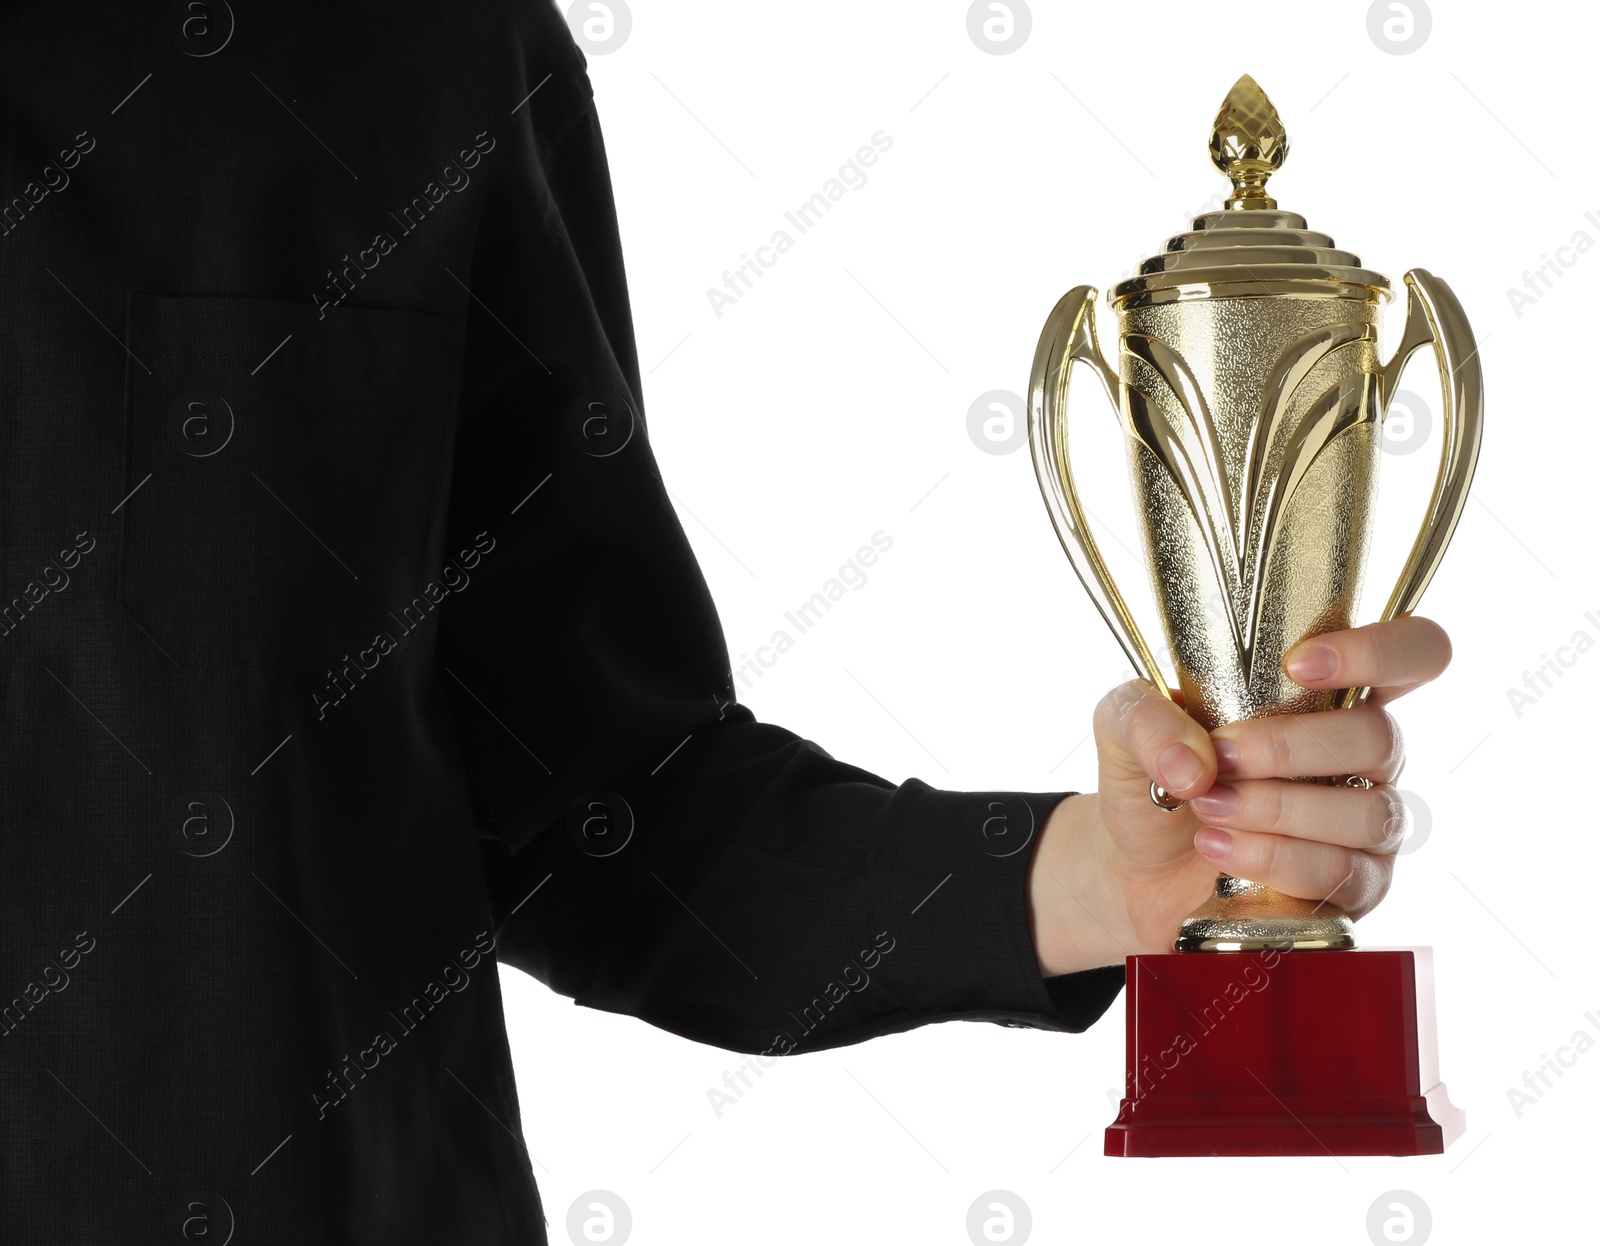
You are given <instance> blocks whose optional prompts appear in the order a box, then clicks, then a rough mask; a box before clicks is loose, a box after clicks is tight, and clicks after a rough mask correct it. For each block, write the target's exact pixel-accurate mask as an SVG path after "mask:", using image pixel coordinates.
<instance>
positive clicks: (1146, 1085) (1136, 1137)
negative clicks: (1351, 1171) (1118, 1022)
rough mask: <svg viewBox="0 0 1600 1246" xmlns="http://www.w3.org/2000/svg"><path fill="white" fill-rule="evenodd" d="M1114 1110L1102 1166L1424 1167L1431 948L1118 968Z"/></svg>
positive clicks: (1439, 1096) (1447, 1135) (1442, 1121)
mask: <svg viewBox="0 0 1600 1246" xmlns="http://www.w3.org/2000/svg"><path fill="white" fill-rule="evenodd" d="M1127 970H1128V985H1127V999H1128V1005H1127V1007H1128V1071H1127V1085H1126V1094H1127V1097H1126V1098H1124V1099H1123V1101H1122V1110H1121V1112H1120V1113H1119V1114H1118V1116H1117V1119H1116V1121H1115V1122H1114V1123H1113V1124H1112V1125H1110V1126H1109V1127H1108V1128H1107V1129H1106V1145H1105V1153H1106V1154H1107V1155H1121V1156H1162V1155H1170V1156H1177V1155H1436V1154H1438V1153H1440V1152H1442V1151H1443V1150H1444V1149H1445V1148H1446V1147H1448V1146H1449V1145H1450V1144H1451V1143H1452V1142H1454V1141H1455V1140H1456V1139H1457V1138H1459V1137H1460V1136H1461V1134H1462V1131H1463V1130H1464V1129H1465V1127H1466V1116H1465V1113H1463V1112H1462V1111H1461V1110H1460V1109H1459V1108H1457V1107H1455V1106H1454V1105H1452V1104H1451V1102H1450V1098H1449V1095H1448V1093H1447V1092H1446V1090H1445V1087H1444V1084H1443V1083H1442V1082H1440V1081H1439V1074H1438V1048H1437V1040H1436V1037H1435V1030H1434V1005H1433V966H1432V949H1431V948H1381V949H1380V948H1374V949H1356V950H1349V951H1277V950H1270V949H1269V950H1266V951H1256V952H1209V953H1196V952H1175V953H1169V954H1166V955H1159V956H1130V957H1128V959H1127Z"/></svg>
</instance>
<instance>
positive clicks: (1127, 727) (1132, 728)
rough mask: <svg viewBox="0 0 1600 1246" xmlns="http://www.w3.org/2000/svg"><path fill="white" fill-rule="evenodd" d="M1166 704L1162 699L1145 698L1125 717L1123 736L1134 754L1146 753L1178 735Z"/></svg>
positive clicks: (1129, 710) (1131, 707)
mask: <svg viewBox="0 0 1600 1246" xmlns="http://www.w3.org/2000/svg"><path fill="white" fill-rule="evenodd" d="M1166 704H1167V703H1166V702H1165V701H1164V700H1163V699H1162V698H1160V697H1153V696H1145V697H1143V698H1142V699H1140V700H1139V701H1138V702H1136V703H1135V704H1134V705H1132V706H1130V707H1129V709H1128V711H1127V713H1126V714H1124V715H1123V719H1122V730H1123V734H1124V736H1125V737H1126V738H1127V741H1128V744H1129V745H1130V746H1131V747H1132V749H1133V751H1134V752H1136V753H1141V754H1142V753H1145V752H1147V751H1149V750H1150V749H1153V748H1156V747H1157V746H1158V745H1161V744H1165V743H1167V742H1168V741H1169V740H1171V739H1172V738H1173V737H1175V736H1176V735H1177V731H1176V730H1174V723H1173V721H1172V716H1171V715H1170V714H1168V713H1166V712H1165V710H1166Z"/></svg>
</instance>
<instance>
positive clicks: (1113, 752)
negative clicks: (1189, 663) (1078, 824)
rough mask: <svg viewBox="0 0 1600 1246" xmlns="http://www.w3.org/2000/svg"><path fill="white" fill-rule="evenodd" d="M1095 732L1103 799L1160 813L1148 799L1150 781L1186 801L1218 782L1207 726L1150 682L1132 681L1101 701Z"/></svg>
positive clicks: (1097, 708)
mask: <svg viewBox="0 0 1600 1246" xmlns="http://www.w3.org/2000/svg"><path fill="white" fill-rule="evenodd" d="M1094 734H1095V746H1096V748H1097V749H1098V751H1099V756H1100V791H1101V797H1102V800H1104V799H1105V798H1106V796H1107V795H1108V794H1110V795H1112V799H1113V800H1114V801H1116V802H1117V803H1121V802H1122V800H1123V799H1127V800H1129V801H1132V800H1133V798H1134V797H1137V798H1138V800H1141V801H1143V802H1144V805H1145V806H1146V807H1148V808H1149V809H1150V810H1151V811H1152V812H1156V813H1160V812H1161V811H1160V810H1157V809H1156V807H1155V806H1154V805H1153V804H1151V801H1150V795H1149V788H1150V783H1151V782H1152V781H1154V782H1156V783H1159V784H1160V785H1161V786H1162V787H1164V788H1165V789H1166V790H1167V791H1168V792H1171V793H1172V794H1173V795H1174V796H1176V797H1179V798H1181V799H1184V800H1187V799H1188V798H1190V797H1191V796H1198V795H1200V793H1202V792H1204V791H1206V790H1207V789H1208V788H1209V787H1210V786H1211V785H1212V783H1214V782H1215V781H1216V777H1217V754H1216V750H1215V749H1214V748H1212V746H1211V737H1210V736H1209V735H1208V734H1207V733H1206V730H1205V728H1204V727H1202V726H1201V725H1200V724H1199V723H1197V722H1195V720H1194V719H1192V718H1190V717H1189V715H1188V714H1186V713H1185V712H1184V711H1183V710H1182V709H1181V708H1180V707H1179V706H1177V705H1175V704H1174V703H1173V702H1172V701H1169V700H1168V699H1167V698H1166V697H1164V696H1162V695H1161V694H1160V692H1158V691H1157V690H1156V688H1155V686H1154V685H1153V684H1151V683H1150V682H1149V681H1148V680H1144V679H1135V680H1130V681H1129V682H1128V683H1125V684H1121V685H1119V686H1117V687H1115V688H1113V689H1112V690H1111V691H1110V692H1108V693H1107V694H1106V695H1105V696H1104V697H1102V698H1101V700H1100V704H1099V705H1098V706H1096V707H1095V714H1094Z"/></svg>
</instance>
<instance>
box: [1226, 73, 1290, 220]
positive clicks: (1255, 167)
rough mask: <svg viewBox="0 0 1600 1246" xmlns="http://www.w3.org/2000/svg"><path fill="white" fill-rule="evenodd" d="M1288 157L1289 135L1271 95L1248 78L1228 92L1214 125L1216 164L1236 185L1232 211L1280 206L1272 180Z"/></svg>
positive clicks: (1232, 198) (1230, 204) (1237, 83)
mask: <svg viewBox="0 0 1600 1246" xmlns="http://www.w3.org/2000/svg"><path fill="white" fill-rule="evenodd" d="M1288 154H1289V136H1288V135H1287V134H1285V133H1284V130H1283V121H1282V119H1281V118H1279V116H1278V110H1277V109H1276V108H1274V107H1273V106H1272V101H1271V100H1269V99H1268V98H1267V93H1266V92H1265V91H1263V90H1262V89H1261V88H1260V87H1259V86H1257V85H1256V80H1255V79H1254V78H1252V77H1251V76H1250V75H1249V74H1245V75H1244V76H1243V77H1241V78H1240V79H1239V81H1237V82H1235V83H1234V84H1233V86H1232V88H1231V89H1230V90H1229V91H1228V97H1227V98H1226V99H1225V100H1223V101H1222V107H1221V108H1220V109H1218V111H1217V119H1216V122H1215V123H1214V124H1213V125H1212V127H1211V162H1212V163H1213V164H1214V165H1216V166H1217V168H1219V169H1221V170H1222V171H1223V173H1225V174H1226V175H1227V176H1228V178H1229V179H1231V180H1232V182H1233V195H1232V197H1231V198H1230V199H1228V201H1227V203H1226V206H1227V207H1229V208H1276V207H1277V206H1278V201H1277V200H1276V199H1273V198H1272V197H1271V196H1269V195H1268V194H1267V179H1268V178H1269V177H1271V176H1272V175H1273V174H1274V173H1276V172H1277V171H1278V169H1279V168H1280V167H1281V166H1282V165H1283V159H1284V157H1285V156H1287V155H1288Z"/></svg>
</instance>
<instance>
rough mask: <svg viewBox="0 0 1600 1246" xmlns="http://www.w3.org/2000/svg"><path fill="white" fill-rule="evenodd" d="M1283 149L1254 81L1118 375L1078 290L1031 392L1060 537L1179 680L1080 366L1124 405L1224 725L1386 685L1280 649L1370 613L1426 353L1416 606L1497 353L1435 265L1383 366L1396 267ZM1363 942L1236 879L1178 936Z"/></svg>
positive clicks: (1148, 498)
mask: <svg viewBox="0 0 1600 1246" xmlns="http://www.w3.org/2000/svg"><path fill="white" fill-rule="evenodd" d="M1286 150H1287V143H1286V140H1284V139H1283V137H1282V126H1281V123H1280V122H1279V121H1278V119H1277V113H1276V111H1275V110H1273V109H1272V106H1271V103H1270V101H1267V99H1266V96H1265V95H1264V94H1263V93H1262V92H1261V91H1260V88H1259V87H1257V86H1256V85H1255V83H1254V81H1253V80H1251V79H1250V78H1248V77H1245V78H1241V79H1240V81H1239V82H1238V83H1237V84H1235V87H1234V90H1233V91H1232V92H1231V93H1230V95H1229V98H1228V100H1227V101H1226V102H1225V103H1224V106H1223V109H1222V112H1221V113H1219V115H1218V119H1217V125H1216V127H1215V128H1214V130H1213V135H1212V154H1213V159H1214V160H1215V161H1216V163H1217V165H1218V167H1219V168H1221V169H1222V170H1223V171H1224V172H1225V173H1227V174H1228V175H1229V176H1230V177H1231V178H1232V179H1233V181H1234V188H1235V198H1234V199H1233V200H1230V201H1229V210H1227V211H1223V212H1214V213H1208V214H1207V215H1205V216H1202V217H1199V218H1197V219H1196V220H1195V221H1194V229H1193V231H1191V232H1189V233H1186V234H1180V235H1178V236H1176V237H1174V238H1172V239H1170V240H1169V241H1168V243H1167V248H1166V251H1165V252H1164V253H1163V255H1161V256H1158V257H1156V258H1155V259H1152V260H1147V261H1145V263H1144V264H1142V265H1141V266H1140V276H1138V277H1136V278H1134V279H1132V280H1130V281H1125V282H1123V283H1121V284H1120V285H1118V286H1117V287H1116V289H1115V290H1114V291H1113V292H1112V293H1113V305H1114V306H1115V308H1116V309H1117V341H1116V347H1117V351H1116V360H1115V366H1114V367H1113V366H1110V365H1108V364H1107V362H1106V360H1105V358H1104V357H1103V356H1102V355H1101V353H1100V349H1099V346H1098V342H1097V340H1096V334H1095V328H1094V316H1093V305H1094V299H1095V290H1094V288H1093V287H1091V286H1079V287H1076V288H1075V289H1073V290H1071V291H1069V292H1068V293H1067V294H1066V295H1064V296H1063V297H1062V298H1061V300H1060V301H1059V302H1058V303H1057V304H1056V307H1055V308H1054V309H1053V310H1052V312H1051V314H1050V317H1049V319H1048V320H1047V321H1046V323H1045V328H1044V332H1043V333H1042V334H1041V335H1040V339H1039V346H1038V349H1037V351H1036V353H1035V356H1034V367H1033V375H1032V380H1031V384H1030V390H1029V394H1030V401H1029V416H1028V433H1029V441H1030V444H1031V447H1032V451H1033V462H1034V468H1035V472H1036V474H1037V476H1038V479H1039V486H1040V490H1041V493H1042V494H1043V497H1044V500H1045V505H1046V508H1047V509H1048V511H1049V512H1050V516H1051V519H1052V522H1053V523H1054V524H1055V528H1056V533H1057V535H1058V536H1059V538H1060V540H1061V544H1062V547H1063V548H1064V549H1065V550H1066V552H1067V555H1068V558H1069V561H1070V562H1071V563H1072V566H1073V569H1074V571H1076V573H1077V575H1078V578H1079V580H1080V581H1082V583H1083V584H1084V587H1085V588H1086V589H1087V590H1088V591H1089V593H1090V595H1091V597H1092V598H1093V600H1094V602H1095V604H1096V606H1097V607H1098V608H1099V610H1100V613H1101V615H1102V617H1104V618H1105V620H1106V622H1107V624H1108V625H1109V626H1110V627H1111V630H1112V632H1113V634H1114V635H1115V636H1116V638H1117V640H1118V642H1119V643H1120V644H1121V645H1122V648H1123V650H1124V652H1126V653H1127V655H1128V657H1129V660H1130V661H1132V662H1133V663H1134V666H1135V668H1136V669H1138V670H1139V671H1141V672H1142V673H1143V674H1144V676H1145V677H1146V678H1147V679H1149V680H1150V682H1152V683H1153V684H1155V685H1156V687H1157V688H1158V689H1160V690H1161V691H1162V693H1163V694H1164V695H1165V694H1166V693H1167V680H1166V677H1165V675H1164V674H1163V673H1162V672H1161V670H1160V669H1159V666H1158V665H1157V663H1156V661H1155V659H1154V657H1153V656H1152V653H1151V650H1150V647H1149V645H1148V643H1147V642H1146V640H1145V638H1144V636H1143V635H1142V634H1141V632H1140V630H1139V627H1138V624H1137V623H1136V622H1135V620H1134V619H1133V617H1132V614H1131V612H1130V611H1129V610H1128V608H1127V605H1126V602H1125V601H1124V600H1123V598H1122V595H1121V593H1120V591H1119V590H1118V589H1117V586H1116V585H1115V584H1114V583H1113V582H1112V580H1111V576H1110V573H1109V572H1108V570H1107V568H1106V565H1105V561H1104V559H1103V558H1102V557H1101V555H1100V552H1099V549H1098V548H1097V547H1096V545H1095V542H1094V537H1093V535H1092V534H1091V533H1090V531H1089V529H1088V525H1087V522H1086V519H1085V513H1084V511H1083V508H1082V506H1081V504H1080V502H1079V500H1078V497H1077V491H1076V487H1075V484H1074V482H1073V477H1072V469H1071V463H1070V458H1069V455H1068V449H1067V423H1066V411H1067V393H1068V389H1067V384H1068V378H1069V374H1070V370H1071V365H1072V364H1073V363H1083V364H1087V365H1088V366H1089V367H1090V368H1091V370H1092V371H1094V373H1095V374H1096V375H1097V376H1098V377H1099V379H1100V381H1101V383H1102V385H1103V386H1104V387H1105V389H1106V392H1107V394H1108V395H1109V396H1110V397H1111V398H1112V401H1113V402H1114V404H1115V405H1116V407H1117V409H1118V413H1119V416H1120V418H1121V421H1122V426H1123V429H1124V432H1125V433H1126V434H1127V437H1128V465H1129V471H1130V476H1131V481H1132V486H1133V492H1134V498H1135V501H1136V505H1137V509H1138V512H1139V515H1140V518H1141V537H1142V540H1143V543H1144V547H1145V553H1146V557H1147V563H1148V567H1149V572H1150V577H1151V584H1152V588H1153V590H1154V595H1155V601H1156V605H1157V607H1158V610H1159V613H1160V615H1161V624H1162V628H1163V631H1164V632H1165V633H1166V636H1167V640H1168V644H1169V646H1170V648H1171V652H1172V654H1173V660H1174V663H1175V665H1176V667H1177V680H1178V685H1179V687H1181V689H1182V690H1183V693H1184V697H1185V702H1186V705H1187V708H1188V711H1189V712H1190V713H1191V714H1192V715H1193V716H1194V717H1195V718H1196V719H1197V720H1198V721H1199V722H1201V723H1202V724H1203V725H1204V726H1206V727H1207V728H1215V727H1217V726H1220V725H1222V724H1224V723H1228V722H1234V721H1237V720H1240V719H1243V718H1254V717H1261V716H1265V715H1270V714H1283V713H1306V712H1310V711H1315V710H1323V709H1329V708H1333V707H1334V706H1335V705H1343V706H1350V705H1355V704H1359V703H1360V702H1361V701H1362V700H1364V699H1365V697H1366V695H1367V692H1368V691H1369V690H1368V689H1365V688H1352V689H1349V690H1347V691H1346V692H1345V693H1344V694H1343V695H1340V694H1336V693H1333V692H1312V691H1309V690H1307V689H1304V688H1301V687H1300V686H1299V685H1298V684H1296V683H1294V682H1293V681H1292V680H1290V679H1289V678H1288V677H1287V676H1286V675H1285V674H1284V673H1283V670H1282V657H1283V654H1284V653H1285V652H1286V651H1287V650H1288V649H1289V648H1290V647H1292V646H1293V645H1294V644H1295V643H1297V642H1298V641H1299V640H1301V639H1302V638H1303V637H1305V636H1308V635H1313V634H1316V633H1318V632H1324V631H1330V630H1335V629H1340V628H1345V627H1350V626H1352V625H1353V623H1354V619H1353V617H1352V616H1353V611H1354V609H1355V606H1356V604H1357V601H1358V598H1359V593H1360V585H1361V576H1362V569H1363V567H1364V565H1365V560H1366V553H1367V546H1368V542H1369V537H1370V532H1369V527H1370V522H1371V515H1372V509H1373V503H1374V500H1375V493H1376V488H1377V470H1378V462H1379V458H1380V449H1381V441H1380V438H1381V432H1382V420H1383V416H1384V414H1385V412H1386V411H1387V409H1388V405H1389V402H1390V399H1391V398H1392V396H1393V394H1394V389H1395V386H1396V384H1397V382H1398V379H1399V375H1400V370H1401V369H1402V368H1403V367H1404V365H1405V363H1406V361H1407V359H1409V358H1410V356H1411V355H1412V353H1413V352H1414V351H1416V350H1417V349H1419V348H1420V347H1422V346H1424V345H1428V344H1431V345H1432V346H1433V353H1434V357H1435V361H1436V363H1437V365H1438V370H1439V377H1440V383H1441V386H1442V389H1443V403H1442V407H1441V412H1442V419H1441V425H1442V428H1443V439H1442V441H1443V444H1442V448H1441V452H1440V464H1439V472H1438V476H1437V479H1436V481H1435V484H1434V488H1433V491H1432V494H1431V496H1430V498H1429V502H1428V506H1427V509H1426V512H1425V515H1424V518H1423V522H1422V527H1421V531H1420V532H1419V534H1418V536H1417V537H1416V539H1415V541H1414V543H1413V545H1412V548H1411V552H1410V555H1409V557H1408V558H1407V561H1406V565H1405V568H1404V570H1403V571H1402V573H1401V576H1400V579H1399V582H1398V583H1397V584H1396V586H1395V588H1394V590H1393V592H1392V593H1391V594H1390V596H1389V599H1388V603H1387V605H1386V606H1385V607H1384V611H1383V614H1382V616H1381V617H1382V619H1390V618H1394V617H1396V616H1398V615H1400V614H1408V613H1410V612H1411V611H1412V610H1414V609H1415V608H1416V606H1417V604H1418V602H1419V600H1420V598H1421V595H1422V592H1423V590H1424V589H1425V588H1426V587H1427V585H1428V582H1429V580H1430V579H1431V578H1432V576H1433V573H1434V571H1435V570H1436V569H1437V567H1438V565H1439V561H1440V559H1441V558H1442V557H1443V554H1444V550H1445V548H1446V547H1447V546H1448V544H1449V542H1450V538H1451V536H1452V534H1453V533H1454V531H1455V527H1456V523H1457V521H1458V520H1459V518H1460V514H1461V510H1462V508H1463V506H1464V505H1465V500H1466V495H1467V489H1468V487H1469V486H1470V484H1471V480H1472V474H1473V471H1474V469H1475V466H1476V463H1477V458H1478V451H1479V446H1480V444H1481V440H1482V418H1483V386H1482V375H1481V367H1480V364H1479V361H1478V359H1477V348H1476V345H1475V344H1474V342H1473V337H1472V330H1471V328H1470V326H1469V325H1468V323H1467V319H1466V316H1465V313H1464V312H1463V311H1462V309H1461V305H1460V303H1459V302H1458V301H1457V300H1456V298H1455V296H1454V294H1452V293H1451V291H1450V289H1449V287H1448V286H1446V285H1445V284H1444V282H1442V281H1439V280H1438V279H1437V278H1435V277H1433V276H1431V275H1430V274H1429V273H1427V272H1426V271H1424V270H1422V269H1413V270H1411V271H1410V272H1408V273H1407V274H1406V277H1405V283H1406V288H1407V296H1408V301H1407V317H1406V324H1405V328H1404V331H1403V333H1402V337H1401V342H1400V345H1399V347H1398V348H1397V349H1396V351H1395V354H1394V355H1393V357H1392V358H1390V359H1389V361H1388V362H1387V363H1380V362H1379V361H1378V359H1377V355H1376V349H1377V347H1376V344H1377V337H1378V321H1379V315H1380V312H1381V308H1382V304H1383V303H1384V302H1386V301H1387V300H1388V299H1389V297H1390V291H1389V282H1388V280H1387V278H1385V277H1384V276H1382V275H1381V274H1379V273H1375V272H1371V271H1370V270H1366V269H1362V268H1361V267H1360V260H1359V259H1358V258H1357V257H1356V256H1354V255H1352V254H1350V253H1349V252H1343V251H1337V250H1335V249H1334V248H1333V243H1332V239H1331V238H1329V237H1328V236H1327V235H1324V234H1316V233H1312V232H1311V231H1309V230H1307V229H1306V222H1305V220H1304V218H1303V217H1300V216H1297V215H1295V214H1294V213H1290V212H1280V211H1277V210H1276V204H1275V203H1274V202H1273V201H1272V200H1271V199H1269V198H1267V197H1266V196H1265V192H1264V190H1263V189H1262V187H1263V186H1264V183H1265V179H1266V177H1267V176H1268V175H1269V174H1270V173H1271V171H1272V170H1273V169H1275V168H1276V167H1277V166H1278V165H1279V164H1281V163H1282V159H1283V153H1284V152H1285V151H1286ZM1243 200H1248V202H1242V201H1243ZM1353 946H1354V936H1353V926H1352V923H1351V922H1350V920H1349V918H1348V917H1347V916H1346V915H1345V914H1344V913H1343V912H1341V911H1340V910H1339V909H1338V908H1337V907H1335V906H1333V905H1331V904H1328V903H1326V902H1322V903H1319V902H1317V901H1314V900H1301V899H1295V898H1293V897H1289V896H1284V895H1281V894H1279V893H1278V892H1275V891H1273V890H1271V889H1270V888H1267V887H1264V886H1262V885H1260V884H1257V883H1253V882H1249V881H1247V880H1243V879H1236V878H1233V877H1231V876H1229V875H1222V876H1220V877H1219V878H1218V880H1217V886H1216V889H1215V891H1214V893H1213V895H1212V897H1211V898H1210V899H1209V900H1207V902H1206V903H1205V904H1204V905H1202V906H1201V907H1200V908H1199V909H1198V910H1196V911H1195V913H1194V914H1192V915H1191V916H1190V917H1189V918H1187V919H1186V920H1185V922H1184V923H1183V926H1182V928H1181V929H1180V931H1179V935H1178V939H1177V942H1176V947H1177V948H1178V950H1180V951H1190V950H1198V951H1234V950H1250V949H1252V948H1264V947H1280V948H1282V947H1295V948H1345V947H1353Z"/></svg>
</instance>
